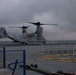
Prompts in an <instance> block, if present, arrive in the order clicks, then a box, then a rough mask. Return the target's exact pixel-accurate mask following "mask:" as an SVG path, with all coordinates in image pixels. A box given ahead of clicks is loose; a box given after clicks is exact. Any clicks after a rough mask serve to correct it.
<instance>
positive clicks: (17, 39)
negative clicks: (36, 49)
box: [7, 35, 28, 43]
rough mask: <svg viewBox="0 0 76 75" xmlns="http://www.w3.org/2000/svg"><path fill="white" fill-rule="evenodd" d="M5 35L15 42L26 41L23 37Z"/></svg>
mask: <svg viewBox="0 0 76 75" xmlns="http://www.w3.org/2000/svg"><path fill="white" fill-rule="evenodd" d="M7 37H8V38H9V39H11V40H13V41H15V42H21V43H28V41H27V39H26V40H25V39H23V38H16V37H12V36H8V35H7Z"/></svg>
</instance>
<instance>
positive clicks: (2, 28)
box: [0, 27, 7, 38]
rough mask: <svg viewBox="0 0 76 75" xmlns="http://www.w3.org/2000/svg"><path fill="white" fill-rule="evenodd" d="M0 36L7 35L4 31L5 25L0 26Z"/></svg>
mask: <svg viewBox="0 0 76 75" xmlns="http://www.w3.org/2000/svg"><path fill="white" fill-rule="evenodd" d="M0 37H1V38H5V37H7V32H6V29H5V27H1V28H0Z"/></svg>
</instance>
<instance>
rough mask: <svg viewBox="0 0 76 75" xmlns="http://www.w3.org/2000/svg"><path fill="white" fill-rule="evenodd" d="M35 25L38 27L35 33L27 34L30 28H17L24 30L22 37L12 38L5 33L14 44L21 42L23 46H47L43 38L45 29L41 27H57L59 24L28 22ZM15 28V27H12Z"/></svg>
mask: <svg viewBox="0 0 76 75" xmlns="http://www.w3.org/2000/svg"><path fill="white" fill-rule="evenodd" d="M27 23H30V24H33V25H36V26H37V28H36V31H35V32H34V33H30V34H28V33H27V30H26V29H27V28H28V27H29V26H22V27H16V28H22V35H19V36H15V35H14V36H10V35H8V34H7V32H6V31H4V34H5V35H6V36H7V37H8V38H10V39H12V40H13V41H14V42H20V43H21V44H42V43H43V44H45V43H46V41H47V40H46V39H45V38H44V37H43V28H42V27H41V25H54V26H57V24H43V23H40V22H37V23H34V22H27ZM12 28H15V27H12Z"/></svg>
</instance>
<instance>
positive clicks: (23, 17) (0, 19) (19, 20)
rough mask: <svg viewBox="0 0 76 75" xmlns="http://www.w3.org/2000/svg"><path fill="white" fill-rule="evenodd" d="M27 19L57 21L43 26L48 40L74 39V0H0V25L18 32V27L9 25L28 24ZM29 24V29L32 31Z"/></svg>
mask: <svg viewBox="0 0 76 75" xmlns="http://www.w3.org/2000/svg"><path fill="white" fill-rule="evenodd" d="M27 21H32V22H38V21H40V22H42V23H57V24H58V26H49V25H47V26H43V29H44V33H43V35H44V37H45V38H46V39H48V40H76V0H0V26H5V27H6V28H7V31H8V32H9V31H10V33H18V32H20V31H21V30H20V29H10V28H9V26H22V25H30V24H27V23H25V22H27ZM31 26H32V27H30V29H31V30H29V31H32V32H34V31H35V26H34V25H31ZM17 30H18V31H17Z"/></svg>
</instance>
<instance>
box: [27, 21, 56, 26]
mask: <svg viewBox="0 0 76 75" xmlns="http://www.w3.org/2000/svg"><path fill="white" fill-rule="evenodd" d="M27 23H30V24H34V25H54V26H57V24H44V23H40V22H36V23H34V22H27Z"/></svg>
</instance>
